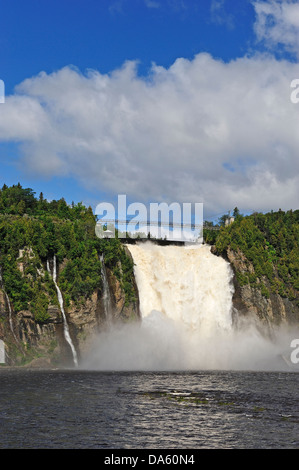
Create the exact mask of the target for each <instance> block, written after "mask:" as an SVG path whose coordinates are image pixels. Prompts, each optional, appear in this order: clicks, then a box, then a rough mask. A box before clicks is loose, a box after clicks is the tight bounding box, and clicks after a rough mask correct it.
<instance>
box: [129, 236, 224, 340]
mask: <svg viewBox="0 0 299 470" xmlns="http://www.w3.org/2000/svg"><path fill="white" fill-rule="evenodd" d="M129 250H130V252H131V254H132V256H133V259H134V262H135V264H136V266H135V275H136V281H137V284H138V290H139V294H140V310H141V314H142V318H143V319H145V318H146V317H148V316H149V315H150V314H151V313H152V312H153V311H158V312H161V313H162V314H164V315H165V317H166V318H168V319H170V320H173V321H174V322H175V323H177V324H179V325H180V328H183V329H185V330H186V331H189V332H192V331H193V332H198V333H200V334H201V335H202V336H204V337H209V336H211V335H214V334H215V332H216V331H219V332H224V331H225V332H228V331H231V329H232V315H231V312H232V293H233V290H232V284H231V279H232V272H231V269H230V266H229V264H228V263H227V262H226V261H225V260H223V259H222V258H216V257H215V256H214V255H212V254H211V252H210V248H209V247H208V246H205V245H199V246H198V245H190V246H187V247H181V246H174V245H168V246H158V245H153V244H143V245H131V246H129Z"/></svg>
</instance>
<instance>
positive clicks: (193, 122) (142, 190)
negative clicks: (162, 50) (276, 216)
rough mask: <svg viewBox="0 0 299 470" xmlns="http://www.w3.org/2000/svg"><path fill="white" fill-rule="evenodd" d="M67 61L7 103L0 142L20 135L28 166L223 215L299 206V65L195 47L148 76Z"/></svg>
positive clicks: (127, 68)
mask: <svg viewBox="0 0 299 470" xmlns="http://www.w3.org/2000/svg"><path fill="white" fill-rule="evenodd" d="M136 67H137V66H136V64H135V63H134V62H128V63H126V64H124V66H123V67H122V68H121V69H120V70H115V71H113V72H112V73H111V74H106V75H104V74H101V73H99V72H97V71H92V70H90V71H88V73H87V74H85V75H83V74H81V73H80V72H79V71H78V70H76V69H74V68H70V67H65V68H63V69H61V70H59V71H57V72H55V73H52V74H49V75H48V74H46V73H41V74H40V75H38V76H36V77H34V78H30V79H27V80H25V81H24V82H23V83H21V84H20V85H19V86H18V87H17V89H16V92H15V94H14V95H12V96H8V97H7V99H6V103H5V105H2V106H1V107H0V140H6V141H7V140H10V141H12V140H17V141H19V142H21V143H22V147H21V148H22V151H23V159H22V162H21V165H22V168H24V169H25V170H26V171H28V172H29V173H30V174H36V175H39V176H44V177H48V176H50V175H67V176H73V177H75V178H76V179H77V180H78V181H80V182H81V183H82V184H83V185H85V186H86V187H88V188H98V189H99V190H103V191H108V192H109V191H110V192H111V193H112V194H113V193H114V194H127V196H128V198H131V199H132V200H135V201H140V202H144V201H146V200H148V199H149V200H152V201H162V200H165V201H166V202H172V201H179V202H203V203H204V208H205V210H211V211H215V212H217V213H220V212H221V211H222V210H228V209H231V208H233V207H235V206H236V205H238V207H240V208H241V209H242V210H269V209H272V208H273V209H278V208H279V207H281V208H282V209H284V208H285V209H287V208H296V207H297V206H298V187H299V159H298V148H299V134H298V124H299V105H295V104H293V103H292V102H291V100H290V94H291V91H292V89H291V88H290V83H291V80H292V79H293V78H294V77H299V65H298V64H292V63H289V62H286V61H277V60H275V59H274V58H273V57H269V56H267V57H266V56H254V57H251V58H242V59H238V60H235V61H231V62H229V63H224V62H222V61H220V60H215V59H214V58H212V57H211V56H210V55H208V54H198V55H197V56H196V57H195V58H194V59H193V60H186V59H178V60H176V61H175V63H174V64H173V65H172V66H171V67H170V68H169V69H166V68H164V67H159V66H156V65H153V67H152V70H151V73H150V75H149V76H148V77H146V78H140V77H139V76H138V74H137V71H136Z"/></svg>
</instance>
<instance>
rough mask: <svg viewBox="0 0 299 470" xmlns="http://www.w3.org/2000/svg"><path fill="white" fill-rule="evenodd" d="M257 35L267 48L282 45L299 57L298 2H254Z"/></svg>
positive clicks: (293, 0) (271, 0)
mask: <svg viewBox="0 0 299 470" xmlns="http://www.w3.org/2000/svg"><path fill="white" fill-rule="evenodd" d="M253 6H254V9H255V12H256V23H255V33H256V35H257V39H258V40H259V41H264V42H265V44H266V45H267V47H270V48H272V47H277V45H282V46H283V47H284V48H285V49H286V50H288V51H289V52H292V53H294V54H295V55H297V56H298V57H299V2H298V0H270V1H260V0H258V1H254V2H253Z"/></svg>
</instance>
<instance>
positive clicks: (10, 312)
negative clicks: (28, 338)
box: [0, 270, 18, 341]
mask: <svg viewBox="0 0 299 470" xmlns="http://www.w3.org/2000/svg"><path fill="white" fill-rule="evenodd" d="M0 284H1V287H2V289H3V292H4V295H5V298H6V302H7V305H8V321H9V326H10V330H11V332H12V335H13V337H14V339H15V340H16V341H18V339H17V337H16V335H15V332H14V327H13V321H12V308H11V304H10V300H9V297H8V295H7V292H6V290H5V289H4V287H3V279H2V273H1V270H0Z"/></svg>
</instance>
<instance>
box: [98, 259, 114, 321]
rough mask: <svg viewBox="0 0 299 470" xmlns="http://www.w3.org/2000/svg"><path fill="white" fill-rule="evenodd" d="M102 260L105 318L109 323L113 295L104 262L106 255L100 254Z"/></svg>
mask: <svg viewBox="0 0 299 470" xmlns="http://www.w3.org/2000/svg"><path fill="white" fill-rule="evenodd" d="M100 261H101V274H102V281H103V304H104V313H105V319H106V322H107V323H110V318H111V314H112V305H111V296H110V290H109V284H108V280H107V273H106V268H105V263H104V255H103V254H102V255H101V256H100Z"/></svg>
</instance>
